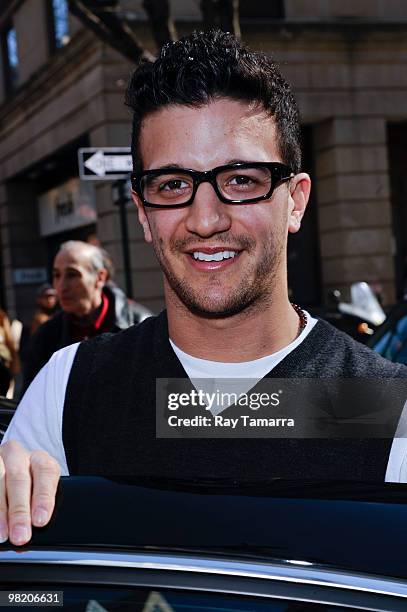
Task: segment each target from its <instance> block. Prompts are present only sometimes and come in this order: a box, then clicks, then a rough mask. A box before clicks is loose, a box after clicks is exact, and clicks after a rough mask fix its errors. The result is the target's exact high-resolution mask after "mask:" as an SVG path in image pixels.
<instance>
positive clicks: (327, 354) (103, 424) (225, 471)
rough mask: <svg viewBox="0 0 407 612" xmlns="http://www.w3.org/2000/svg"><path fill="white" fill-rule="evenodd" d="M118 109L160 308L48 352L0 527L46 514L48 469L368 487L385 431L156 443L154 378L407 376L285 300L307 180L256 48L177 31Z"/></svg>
mask: <svg viewBox="0 0 407 612" xmlns="http://www.w3.org/2000/svg"><path fill="white" fill-rule="evenodd" d="M128 104H129V105H130V106H131V107H132V108H133V110H134V122H133V141H132V151H133V159H134V170H135V175H134V177H133V188H134V201H135V203H136V206H137V208H138V214H139V220H140V223H141V225H142V227H143V230H144V236H145V239H146V241H147V242H149V243H152V245H153V247H154V250H155V252H156V255H157V257H158V260H159V262H160V265H161V267H162V269H163V272H164V288H165V299H166V305H167V310H166V312H164V313H162V314H161V315H159V317H156V318H150V319H148V320H147V321H145V322H144V323H143V324H141V325H139V326H137V327H134V328H130V329H129V330H127V331H125V332H122V333H120V334H116V335H114V336H107V337H106V336H99V337H98V338H95V339H94V340H92V341H90V342H86V343H82V344H80V345H79V348H78V345H73V346H71V347H68V348H66V349H64V350H63V351H59V352H58V353H56V354H55V355H54V356H53V357H52V359H51V361H50V362H49V363H48V364H47V366H46V367H45V368H43V370H42V371H41V372H40V373H39V375H38V376H37V378H36V379H35V380H34V382H33V383H32V385H31V387H30V389H29V390H28V392H27V394H26V396H25V398H24V399H23V401H22V403H21V405H20V407H19V409H18V412H17V415H16V417H15V418H14V419H13V422H12V424H11V426H10V428H9V430H8V432H7V435H6V441H7V443H6V444H5V445H4V446H2V447H1V449H0V450H1V456H2V458H3V464H4V466H3V471H5V472H7V491H6V488H5V486H4V485H3V486H2V487H0V495H1V496H2V503H0V508H1V507H3V508H4V507H5V498H6V494H7V499H8V507H9V511H8V517H7V515H6V513H5V511H3V513H2V514H0V516H1V517H2V518H1V519H0V531H1V528H3V536H4V537H6V535H7V533H9V534H10V539H11V540H12V541H13V542H14V543H15V544H22V543H24V542H26V541H27V540H28V539H29V537H30V533H31V521H32V522H33V524H34V525H37V526H40V525H44V524H45V523H46V522H47V521H48V520H49V518H50V514H51V512H52V509H53V504H54V494H55V488H56V484H57V482H58V474H59V469H61V470H62V473H63V474H67V473H71V474H90V473H92V474H104V475H109V474H116V475H117V474H123V475H130V474H133V475H142V476H158V477H161V478H167V479H170V478H173V477H175V478H180V477H181V478H182V477H184V478H202V477H206V478H217V477H221V478H228V479H236V478H241V479H248V480H257V481H258V480H262V479H265V478H271V477H286V478H292V477H293V476H299V477H300V478H350V479H352V478H353V479H363V478H368V479H374V478H376V479H377V478H379V479H382V480H384V478H385V473H386V469H387V470H388V469H389V468H388V464H389V454H390V447H391V440H385V441H382V444H380V443H379V442H380V441H376V440H365V441H363V440H362V441H361V440H332V439H331V440H327V439H318V440H313V439H300V438H297V439H287V438H285V439H261V440H259V439H233V438H231V439H228V440H222V439H176V440H174V439H162V438H158V437H157V436H156V403H155V402H156V399H155V398H156V380H157V379H161V378H164V379H165V378H167V379H177V378H180V379H185V378H187V380H188V377H189V378H190V379H194V380H195V379H203V378H207V377H208V376H209V377H212V378H217V377H218V378H227V377H237V378H242V377H243V378H250V379H252V381H254V383H255V382H256V381H259V380H261V379H267V378H276V379H281V378H294V379H296V378H301V377H306V378H332V377H333V378H335V377H338V376H345V377H363V376H371V377H377V378H393V377H400V378H403V377H406V372H407V370H406V369H405V368H403V366H394V365H392V364H391V363H390V362H387V361H385V360H383V359H381V358H380V357H378V356H377V355H375V354H374V353H372V352H371V351H369V350H368V349H366V348H365V347H362V346H361V345H359V344H357V343H355V342H354V341H353V340H351V339H350V338H349V337H347V336H346V335H345V334H342V333H340V332H338V331H336V330H335V329H334V328H332V327H331V326H330V325H328V324H327V323H325V322H323V321H318V322H317V321H315V320H314V319H312V318H311V317H310V316H309V315H308V314H307V313H305V312H304V311H302V310H301V309H300V308H299V307H298V306H293V305H292V304H290V302H289V299H288V294H287V270H286V268H287V266H286V245H287V234H288V232H297V231H298V230H299V228H300V225H301V219H302V216H303V214H304V211H305V208H306V204H307V201H308V197H309V191H310V178H309V176H308V175H307V174H305V173H302V172H300V163H301V156H300V147H299V141H298V133H299V125H298V111H297V107H296V105H295V102H294V99H293V97H292V94H291V93H290V90H289V87H288V85H287V83H286V82H285V81H284V79H283V78H282V76H281V74H280V73H279V71H278V69H277V68H276V66H275V65H274V64H273V62H272V61H271V60H270V59H269V58H268V57H267V56H265V55H262V54H257V53H251V52H249V51H248V50H247V49H245V48H243V47H241V46H240V45H239V43H238V42H237V41H236V39H234V38H233V36H231V35H230V34H224V33H221V32H209V33H202V34H193V35H191V36H190V37H187V38H186V39H183V40H181V41H179V42H177V43H173V44H170V45H167V46H165V47H164V48H163V49H162V51H161V54H160V57H159V58H158V60H157V61H156V62H155V63H153V64H150V63H146V64H143V65H141V66H140V67H139V68H138V69H137V70H136V72H135V74H134V76H133V79H132V81H131V83H130V86H129V91H128ZM39 424H42V425H41V426H40V425H39ZM376 442H377V444H376ZM20 443H21V444H22V445H23V446H25V447H26V448H27V449H28V450H25V449H24V448H23V446H21V444H20ZM38 448H41V449H42V450H40V451H39V450H35V449H38ZM400 457H401V455H398V456H397V457H396V458H395V459H394V458H393V464H394V465H395V470H397V469H398V468H399V467H400V466H399V465H398V464H397V461H398V460H400V462H401V461H402V457H401V458H400ZM56 459H57V461H56ZM57 463H58V465H57ZM390 467H391V466H390ZM30 469H31V472H30ZM391 469H393V468H392V467H391ZM30 474H31V475H32V477H31V475H30ZM31 480H32V483H33V494H32V499H31V500H30V488H29V487H30V485H31ZM30 501H31V505H30ZM17 509H19V510H20V515H19V514H18V513H17ZM7 518H8V521H9V528H8V527H7Z"/></svg>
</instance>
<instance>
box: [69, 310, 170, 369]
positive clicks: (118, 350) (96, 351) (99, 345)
mask: <svg viewBox="0 0 407 612" xmlns="http://www.w3.org/2000/svg"><path fill="white" fill-rule="evenodd" d="M165 322H166V315H165V311H164V312H162V313H160V314H159V315H156V316H151V317H148V318H147V319H145V320H144V321H142V322H141V323H139V324H138V325H131V326H130V327H128V328H126V329H123V330H121V331H119V332H115V333H113V332H108V333H105V334H100V335H98V336H95V337H94V338H91V339H89V340H85V341H83V342H81V343H80V345H79V349H78V353H77V359H95V360H96V361H98V362H99V363H105V362H107V361H109V360H111V359H115V358H116V356H119V357H120V359H121V360H124V359H125V358H126V355H127V354H129V353H131V354H135V353H138V352H145V350H146V349H152V344H153V340H154V337H155V335H156V333H157V326H158V325H159V324H160V323H161V324H165Z"/></svg>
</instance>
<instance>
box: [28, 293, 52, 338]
mask: <svg viewBox="0 0 407 612" xmlns="http://www.w3.org/2000/svg"><path fill="white" fill-rule="evenodd" d="M36 301H37V306H38V308H37V310H36V311H35V313H34V316H33V319H32V321H31V327H30V333H31V334H35V332H36V331H37V329H38V328H39V327H40V325H42V324H43V323H45V322H46V321H48V320H49V319H50V317H51V316H52V315H53V314H54V312H55V307H56V305H57V303H58V297H57V292H56V291H55V289H54V288H53V287H52V286H51V285H50V284H48V283H44V284H43V285H41V287H40V288H39V289H38V291H37V300H36Z"/></svg>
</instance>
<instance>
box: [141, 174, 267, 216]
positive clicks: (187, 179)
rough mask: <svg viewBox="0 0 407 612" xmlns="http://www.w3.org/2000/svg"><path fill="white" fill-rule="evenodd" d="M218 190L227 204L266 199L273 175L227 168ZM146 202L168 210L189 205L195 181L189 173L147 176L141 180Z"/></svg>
mask: <svg viewBox="0 0 407 612" xmlns="http://www.w3.org/2000/svg"><path fill="white" fill-rule="evenodd" d="M216 184H217V187H218V189H219V191H220V193H221V194H222V196H223V197H224V198H226V199H228V200H235V201H236V200H237V201H242V202H243V201H245V200H250V199H252V198H261V197H262V196H265V195H266V194H267V193H268V192H269V191H270V188H271V184H272V175H271V170H270V169H269V168H267V167H263V166H260V167H253V168H238V169H237V168H228V169H225V170H222V171H220V172H218V174H217V176H216ZM141 188H142V192H143V197H144V199H145V200H146V201H147V202H149V203H150V204H160V205H163V206H165V205H166V204H167V205H171V204H182V203H185V202H188V200H190V198H191V197H192V194H193V189H194V180H193V178H192V176H191V175H190V174H188V173H187V172H182V170H180V171H179V172H178V171H177V172H174V171H171V172H166V171H163V173H162V174H158V175H157V174H156V175H145V176H144V177H143V178H142V180H141Z"/></svg>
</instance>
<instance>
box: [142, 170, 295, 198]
mask: <svg viewBox="0 0 407 612" xmlns="http://www.w3.org/2000/svg"><path fill="white" fill-rule="evenodd" d="M261 167H265V168H269V169H270V170H271V186H270V189H269V191H268V192H267V193H266V194H264V195H262V196H258V197H256V198H249V199H247V200H230V199H228V198H225V196H223V195H222V193H221V192H220V190H219V187H218V184H217V182H216V177H217V175H218V174H219V173H220V172H222V171H223V170H234V169H237V170H239V169H242V170H244V169H246V168H261ZM276 168H279V169H280V170H281V172H283V171H286V172H287V174H288V175H289V176H283V177H281V178H279V179H278V180H277V181H276V182H274V181H273V171H274V172H275V170H276ZM171 172H174V173H177V172H185V173H186V174H188V175H189V176H191V178H192V181H193V187H192V194H191V197H190V198H189V200H187V201H186V202H183V203H181V204H152V203H151V202H148V201H147V200H146V199H145V197H144V195H143V191H142V188H141V180H142V178H143V177H144V176H147V175H150V176H158V175H160V174H167V173H171ZM294 176H295V174H294V172H293V171H292V170H291V168H290V167H289V166H287V165H286V164H282V163H280V162H238V163H235V164H225V165H223V166H216V168H212V170H203V171H200V170H192V169H190V168H179V167H178V166H173V167H171V166H169V167H166V168H158V169H152V170H144V171H142V172H133V173H132V174H131V184H132V189H133V191H135V193H136V194H137V195H138V196H139V197H140V199H141V201H142V202H143V205H144V206H147V207H148V208H170V209H171V208H185V207H186V206H190V205H191V204H192V203H193V201H194V199H195V196H196V192H197V191H198V187H199V185H201V183H210V184H211V185H212V187H213V189H214V191H215V193H216V195H217V196H218V198H219V200H220V201H221V202H223V203H224V204H254V203H256V202H260V201H261V200H268V199H269V198H271V196H272V194H273V192H274V190H275V189H276V188H277V187H278V186H279V185H281V184H282V183H284V182H286V181H289V180H290V179H292V178H293V177H294Z"/></svg>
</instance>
